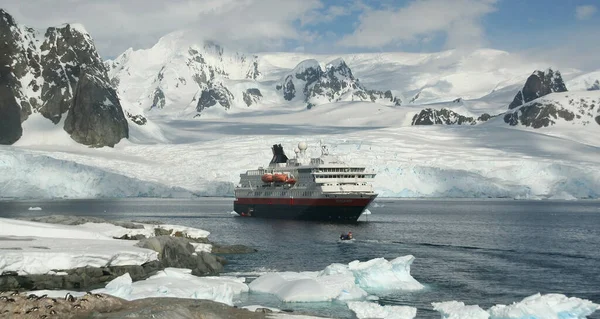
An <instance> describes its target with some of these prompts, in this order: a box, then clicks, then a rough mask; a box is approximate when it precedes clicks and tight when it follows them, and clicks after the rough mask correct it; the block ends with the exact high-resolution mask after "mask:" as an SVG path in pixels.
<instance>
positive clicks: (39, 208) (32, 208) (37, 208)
mask: <svg viewBox="0 0 600 319" xmlns="http://www.w3.org/2000/svg"><path fill="white" fill-rule="evenodd" d="M28 210H42V208H41V207H29V209H28Z"/></svg>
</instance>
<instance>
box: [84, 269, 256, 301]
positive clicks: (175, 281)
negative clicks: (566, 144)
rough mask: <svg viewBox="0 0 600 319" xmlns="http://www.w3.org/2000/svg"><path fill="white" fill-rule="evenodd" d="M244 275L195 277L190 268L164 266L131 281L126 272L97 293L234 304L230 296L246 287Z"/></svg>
mask: <svg viewBox="0 0 600 319" xmlns="http://www.w3.org/2000/svg"><path fill="white" fill-rule="evenodd" d="M244 281H245V278H235V277H225V276H223V277H196V276H193V275H191V270H189V269H177V268H166V269H164V270H162V271H159V272H158V273H157V274H156V275H154V276H152V277H150V278H148V279H146V280H141V281H136V282H134V283H132V282H131V277H130V276H129V274H125V275H123V276H121V277H118V278H115V279H114V280H113V281H111V282H109V283H108V284H107V285H106V287H105V288H103V289H97V290H95V291H94V292H96V293H105V294H109V295H113V296H116V297H120V298H123V299H126V300H136V299H143V298H153V297H173V298H191V299H207V300H213V301H216V302H221V303H224V304H227V305H230V306H232V305H233V298H234V296H236V295H239V294H241V293H242V292H247V291H248V286H247V285H246V284H245V283H244Z"/></svg>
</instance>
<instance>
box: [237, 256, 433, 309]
mask: <svg viewBox="0 0 600 319" xmlns="http://www.w3.org/2000/svg"><path fill="white" fill-rule="evenodd" d="M413 260H414V257H413V256H410V255H409V256H403V257H398V258H396V259H394V260H391V261H387V260H386V259H384V258H376V259H372V260H369V261H366V262H360V261H353V262H351V263H349V264H348V265H344V264H331V265H329V266H327V267H326V268H325V269H324V270H323V271H320V272H314V271H306V272H279V273H269V274H265V275H262V276H260V277H258V278H257V279H255V280H254V281H252V282H251V283H250V284H249V287H250V290H251V291H252V292H261V293H268V294H273V295H275V296H277V297H278V298H279V299H280V300H282V301H285V302H322V301H332V300H340V301H346V300H360V299H364V298H366V297H367V296H368V294H369V293H375V292H390V291H413V290H419V289H422V288H423V285H421V284H420V283H419V282H418V281H417V280H415V279H414V278H413V277H412V276H411V275H410V264H411V263H412V262H413Z"/></svg>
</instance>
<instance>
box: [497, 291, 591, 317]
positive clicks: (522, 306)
mask: <svg viewBox="0 0 600 319" xmlns="http://www.w3.org/2000/svg"><path fill="white" fill-rule="evenodd" d="M596 310H600V305H598V304H595V303H593V302H591V301H589V300H585V299H579V298H576V297H567V296H565V295H562V294H546V295H541V294H539V293H537V294H535V295H531V296H529V297H526V298H524V299H523V300H521V301H520V302H516V303H513V304H511V305H496V306H493V307H491V308H490V309H489V310H488V312H489V314H490V319H583V318H586V317H587V316H589V315H591V314H592V313H594V312H595V311H596Z"/></svg>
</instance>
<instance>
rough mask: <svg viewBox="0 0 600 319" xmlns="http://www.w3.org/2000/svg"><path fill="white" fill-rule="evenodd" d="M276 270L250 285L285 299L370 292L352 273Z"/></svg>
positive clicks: (308, 299) (327, 298)
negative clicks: (356, 282) (362, 287)
mask: <svg viewBox="0 0 600 319" xmlns="http://www.w3.org/2000/svg"><path fill="white" fill-rule="evenodd" d="M282 274H283V273H273V274H266V275H263V276H260V277H258V278H257V279H255V280H254V281H252V282H251V283H250V284H249V285H248V286H249V288H250V290H251V291H253V292H262V293H269V294H273V295H276V296H277V297H278V298H279V299H280V300H282V301H285V302H320V301H331V300H334V299H340V300H342V299H343V300H352V299H360V298H362V297H364V296H366V295H367V294H366V292H364V291H363V290H362V289H360V288H358V287H356V286H355V285H354V277H353V276H352V274H350V273H348V274H335V275H325V276H318V274H317V273H315V272H305V273H285V274H283V275H282Z"/></svg>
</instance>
